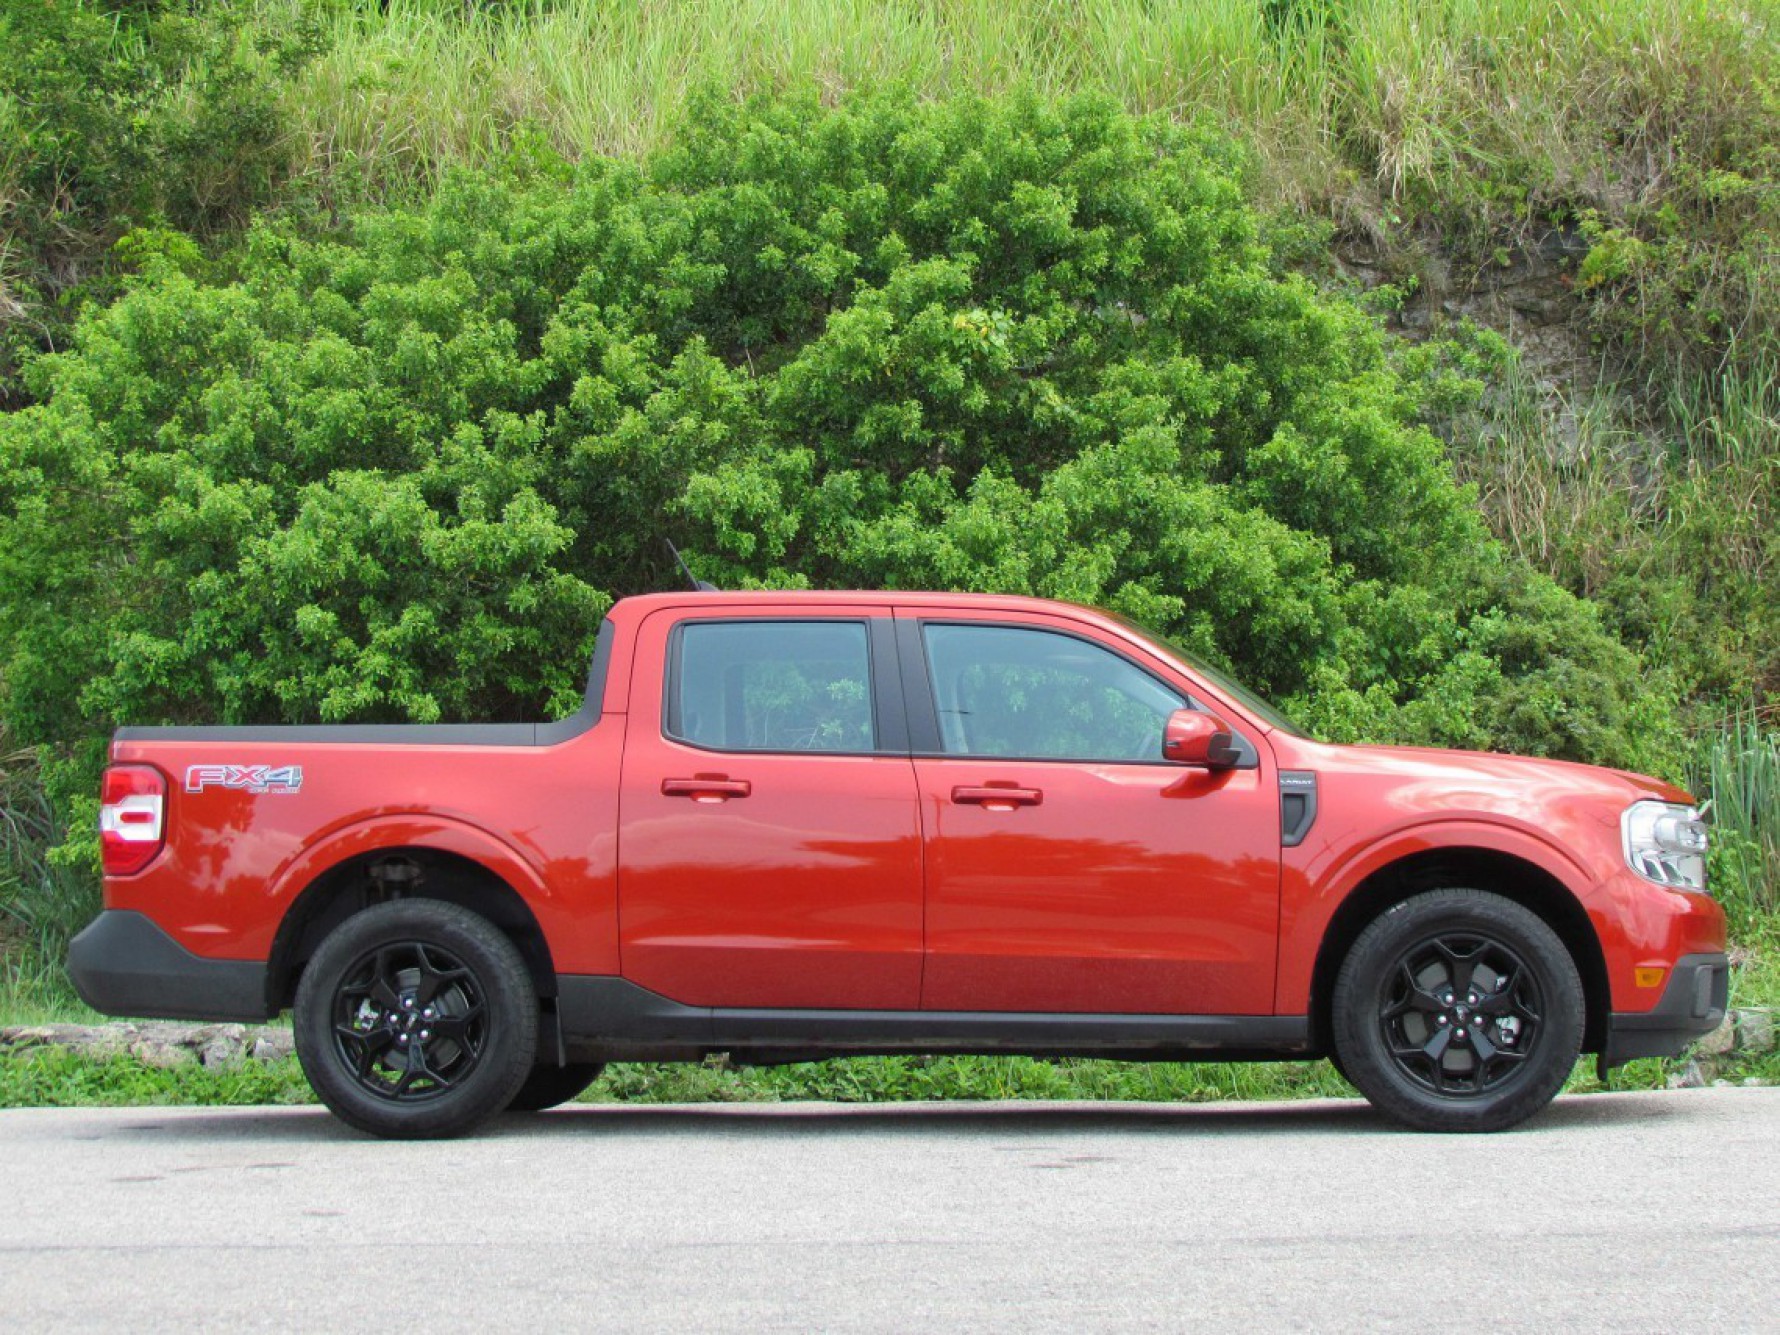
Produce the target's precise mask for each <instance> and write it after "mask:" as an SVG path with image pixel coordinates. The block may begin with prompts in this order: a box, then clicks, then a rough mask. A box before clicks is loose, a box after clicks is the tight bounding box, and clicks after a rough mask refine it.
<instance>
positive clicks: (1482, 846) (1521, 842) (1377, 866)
mask: <svg viewBox="0 0 1780 1335" xmlns="http://www.w3.org/2000/svg"><path fill="white" fill-rule="evenodd" d="M1442 848H1453V849H1458V848H1463V849H1477V850H1480V851H1484V852H1488V853H1492V854H1496V855H1498V856H1507V857H1512V858H1516V859H1519V860H1520V861H1522V862H1525V863H1528V864H1530V865H1532V866H1534V867H1537V868H1539V869H1540V870H1541V871H1543V872H1545V873H1547V874H1548V875H1550V876H1551V877H1552V879H1554V880H1555V881H1557V882H1558V883H1559V884H1560V885H1562V886H1563V887H1564V888H1565V889H1566V890H1567V891H1569V893H1570V894H1571V896H1572V897H1574V899H1575V900H1576V902H1577V903H1578V904H1580V905H1581V906H1582V908H1583V909H1584V911H1585V912H1588V915H1589V920H1590V921H1591V922H1592V923H1594V926H1595V931H1596V934H1597V937H1598V936H1599V934H1600V930H1601V921H1600V919H1599V917H1598V915H1597V914H1596V913H1595V912H1594V911H1592V910H1590V908H1589V903H1588V900H1589V897H1590V891H1591V890H1592V889H1593V888H1594V885H1595V878H1594V877H1593V876H1592V875H1591V874H1590V872H1589V869H1588V868H1587V867H1586V866H1585V865H1584V864H1583V862H1582V861H1581V860H1580V859H1579V858H1578V857H1576V855H1575V854H1574V853H1572V852H1571V851H1570V850H1569V849H1567V848H1565V847H1564V846H1563V845H1562V844H1561V843H1559V842H1558V841H1556V840H1555V839H1552V838H1551V837H1549V836H1548V835H1546V834H1544V833H1543V832H1541V831H1538V830H1535V829H1533V828H1531V827H1528V826H1525V825H1522V824H1521V823H1520V822H1517V821H1513V820H1509V819H1506V818H1501V819H1490V818H1487V817H1475V816H1468V817H1464V818H1460V819H1453V818H1450V817H1441V816H1435V817H1430V818H1427V819H1425V820H1422V821H1418V822H1415V823H1412V824H1409V825H1404V826H1400V827H1398V828H1397V829H1395V830H1392V831H1390V832H1389V833H1387V834H1384V835H1382V836H1380V837H1378V838H1376V839H1373V840H1371V841H1368V842H1367V843H1364V844H1361V845H1359V846H1358V847H1350V848H1343V849H1341V850H1340V853H1339V854H1338V855H1336V856H1328V850H1324V851H1323V852H1322V853H1316V854H1311V855H1310V856H1309V857H1308V858H1307V859H1306V860H1305V861H1304V862H1303V863H1302V864H1301V865H1294V861H1293V859H1291V858H1290V857H1289V856H1288V858H1287V859H1286V860H1285V862H1284V863H1283V864H1282V866H1281V869H1280V870H1281V875H1280V880H1281V884H1280V950H1279V981H1278V983H1277V985H1276V991H1275V1004H1276V1008H1277V1011H1278V1013H1279V1014H1282V1015H1301V1014H1304V1013H1305V1011H1306V1010H1307V1009H1308V1007H1309V1005H1310V994H1311V981H1312V976H1313V974H1314V972H1315V969H1316V961H1317V955H1318V952H1319V951H1320V950H1321V949H1322V944H1323V940H1324V938H1325V937H1326V936H1327V934H1328V930H1329V924H1330V922H1331V921H1332V920H1333V919H1334V917H1335V914H1336V913H1337V912H1338V911H1339V910H1340V908H1341V905H1342V904H1343V903H1345V902H1346V900H1347V898H1348V896H1349V895H1351V894H1352V893H1353V892H1354V891H1355V890H1356V889H1357V888H1358V887H1359V886H1360V885H1361V884H1363V883H1364V882H1365V880H1366V879H1367V878H1368V877H1369V876H1371V875H1373V874H1374V873H1375V872H1378V871H1380V870H1382V869H1383V868H1385V867H1388V866H1391V865H1392V864H1393V863H1396V862H1400V861H1402V860H1403V859H1404V858H1407V857H1411V856H1413V855H1415V854H1417V853H1426V852H1430V851H1432V850H1436V849H1442ZM1286 851H1287V853H1288V855H1289V854H1290V853H1291V852H1292V851H1293V850H1290V849H1288V850H1286Z"/></svg>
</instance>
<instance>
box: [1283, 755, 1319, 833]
mask: <svg viewBox="0 0 1780 1335" xmlns="http://www.w3.org/2000/svg"><path fill="white" fill-rule="evenodd" d="M1314 824H1316V773H1315V771H1313V770H1307V769H1282V770H1281V771H1280V772H1279V842H1280V846H1281V847H1282V848H1296V847H1297V846H1298V845H1299V844H1301V843H1303V842H1304V836H1305V835H1307V834H1309V833H1310V827H1311V826H1312V825H1314Z"/></svg>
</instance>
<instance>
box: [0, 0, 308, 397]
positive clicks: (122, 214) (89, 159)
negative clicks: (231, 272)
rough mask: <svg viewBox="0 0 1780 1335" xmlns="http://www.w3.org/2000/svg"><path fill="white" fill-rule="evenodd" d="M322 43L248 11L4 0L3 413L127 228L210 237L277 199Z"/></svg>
mask: <svg viewBox="0 0 1780 1335" xmlns="http://www.w3.org/2000/svg"><path fill="white" fill-rule="evenodd" d="M318 37H319V32H318V31H317V30H316V29H315V28H314V26H313V24H308V23H304V22H297V21H291V22H283V23H272V22H268V21H267V16H266V15H264V14H260V13H257V12H255V11H254V10H253V7H252V6H249V5H245V4H234V3H226V2H225V3H213V4H208V5H204V6H190V5H186V4H181V3H175V0H130V2H129V3H122V2H120V0H0V50H4V51H5V52H6V59H5V60H4V61H0V406H4V405H5V404H6V403H7V401H8V400H9V399H16V398H17V395H18V390H19V386H18V384H17V383H16V381H15V380H14V378H13V370H12V365H11V363H12V362H13V360H14V359H15V358H16V357H17V356H18V355H19V354H21V353H24V352H28V351H29V350H30V349H31V348H33V347H34V346H37V345H39V344H42V343H44V342H46V341H48V342H52V343H53V342H56V341H59V336H60V333H61V330H62V326H63V325H64V324H65V323H66V320H67V313H68V311H69V309H70V308H71V307H72V306H73V305H74V304H75V302H76V299H77V298H78V297H79V296H80V295H82V294H85V295H106V294H107V287H108V280H109V277H110V276H111V275H113V274H114V273H115V272H116V270H117V269H118V268H119V260H120V259H121V260H122V261H123V262H124V263H127V262H128V260H129V256H128V255H127V254H125V255H122V256H118V255H114V254H112V253H110V251H111V247H112V246H113V243H115V242H116V241H117V240H118V239H119V237H120V236H122V235H123V234H124V233H125V232H126V231H127V230H128V229H129V228H131V227H132V226H137V227H141V226H171V227H174V228H177V229H180V230H181V231H182V232H183V233H191V234H194V235H197V236H200V237H202V236H208V235H211V234H214V233H216V232H218V231H221V230H224V229H228V228H234V227H239V226H241V225H242V224H244V223H245V222H246V221H247V219H248V217H249V215H250V213H251V212H252V211H253V210H254V209H255V208H258V207H260V206H262V205H264V204H266V203H268V202H270V201H271V199H272V198H273V196H274V193H275V191H276V190H277V188H278V187H279V186H280V185H281V184H282V183H283V181H284V179H285V177H286V176H287V174H288V173H289V170H290V168H291V154H292V149H293V141H292V136H291V134H290V127H289V126H288V125H287V123H286V119H285V115H284V111H283V106H282V100H281V99H282V95H283V86H284V82H285V80H286V79H287V78H288V77H289V76H290V75H291V74H292V73H293V72H294V71H295V70H296V69H297V68H298V67H300V66H301V64H302V63H303V62H304V61H305V60H307V59H308V58H309V57H310V56H312V55H313V54H314V53H315V50H316V45H315V43H316V41H317V40H318ZM185 244H186V246H187V247H188V248H190V246H191V243H190V242H189V241H187V242H186V243H185ZM194 253H195V252H194ZM9 288H10V289H11V292H10V293H9V291H8V289H9Z"/></svg>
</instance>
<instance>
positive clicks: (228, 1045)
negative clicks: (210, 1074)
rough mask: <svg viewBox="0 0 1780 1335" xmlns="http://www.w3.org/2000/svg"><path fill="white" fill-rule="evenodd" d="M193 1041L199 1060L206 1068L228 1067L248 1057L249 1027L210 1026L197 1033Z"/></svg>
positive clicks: (240, 1025)
mask: <svg viewBox="0 0 1780 1335" xmlns="http://www.w3.org/2000/svg"><path fill="white" fill-rule="evenodd" d="M192 1040H193V1044H192V1045H193V1046H195V1047H197V1049H198V1060H199V1061H201V1062H203V1063H204V1065H206V1066H228V1065H231V1064H232V1063H234V1062H238V1061H240V1060H241V1059H242V1058H243V1057H245V1056H246V1055H247V1026H246V1025H243V1024H217V1025H210V1026H207V1027H206V1028H204V1029H200V1030H198V1031H196V1032H195V1033H194V1034H193V1036H192Z"/></svg>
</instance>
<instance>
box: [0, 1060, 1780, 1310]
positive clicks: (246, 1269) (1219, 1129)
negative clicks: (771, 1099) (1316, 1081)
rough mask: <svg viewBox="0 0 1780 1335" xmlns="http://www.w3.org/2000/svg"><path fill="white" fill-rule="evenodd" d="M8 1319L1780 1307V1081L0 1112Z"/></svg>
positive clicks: (2, 1282)
mask: <svg viewBox="0 0 1780 1335" xmlns="http://www.w3.org/2000/svg"><path fill="white" fill-rule="evenodd" d="M0 1156H3V1163H4V1171H3V1175H0V1327H5V1328H6V1329H9V1330H19V1329H51V1328H106V1329H112V1330H132V1331H134V1330H144V1329H179V1330H189V1329H193V1328H196V1327H198V1326H205V1327H211V1328H214V1327H272V1328H278V1329H287V1328H300V1329H317V1330H319V1329H328V1330H357V1329H366V1328H371V1327H378V1328H384V1329H391V1330H409V1331H412V1330H417V1329H418V1330H427V1329H441V1330H470V1329H475V1330H488V1329H495V1330H539V1329H544V1330H548V1329H558V1328H570V1327H593V1328H607V1329H625V1330H637V1329H669V1330H676V1331H678V1330H706V1329H742V1328H747V1329H786V1330H806V1329H827V1330H896V1331H926V1330H936V1329H946V1330H952V1329H1009V1328H1014V1329H1034V1328H1049V1329H1069V1330H1078V1329H1155V1330H1179V1329H1199V1328H1215V1329H1231V1328H1236V1327H1248V1328H1256V1329H1348V1330H1361V1329H1364V1330H1374V1329H1403V1330H1418V1331H1434V1332H1446V1331H1454V1332H1457V1331H1476V1332H1480V1333H1481V1332H1486V1331H1487V1332H1492V1333H1493V1332H1497V1331H1502V1330H1533V1329H1539V1330H1546V1329H1552V1328H1562V1329H1586V1328H1601V1329H1611V1330H1614V1331H1642V1330H1651V1331H1654V1330H1674V1329H1701V1330H1704V1329H1712V1330H1757V1329H1765V1330H1780V1090H1773V1089H1748V1090H1745V1089H1717V1090H1697V1091H1680V1092H1675V1093H1670V1094H1609V1095H1594V1096H1586V1097H1577V1098H1570V1099H1564V1100H1560V1101H1559V1102H1558V1103H1557V1104H1556V1105H1554V1106H1553V1107H1552V1108H1551V1109H1550V1110H1548V1111H1547V1112H1546V1113H1545V1114H1544V1115H1542V1116H1541V1117H1539V1118H1537V1119H1535V1120H1534V1122H1533V1123H1531V1124H1530V1125H1529V1126H1527V1127H1526V1128H1523V1129H1522V1130H1519V1131H1516V1132H1512V1133H1508V1134H1505V1135H1497V1136H1483V1137H1436V1136H1421V1135H1412V1134H1407V1133H1402V1132H1397V1131H1394V1130H1391V1129H1389V1128H1388V1127H1386V1126H1385V1125H1384V1124H1383V1123H1381V1122H1380V1121H1379V1120H1378V1119H1377V1118H1376V1117H1375V1116H1374V1115H1373V1114H1372V1113H1371V1112H1370V1111H1369V1110H1368V1109H1367V1108H1366V1107H1365V1106H1364V1105H1362V1104H1358V1103H1332V1102H1322V1103H1310V1104H1269V1105H1230V1104H1225V1105H1218V1106H1200V1107H1182V1106H1173V1105H1156V1104H1139V1105H1129V1104H1127V1105H1104V1104H1036V1105H1035V1104H963V1105H961V1104H945V1105H907V1104H904V1105H894V1106H889V1107H884V1106H879V1107H874V1108H862V1107H858V1106H852V1107H844V1106H834V1105H808V1104H805V1105H790V1106H783V1105H782V1106H776V1107H734V1106H724V1107H710V1108H687V1107H678V1108H651V1107H629V1108H613V1107H579V1108H571V1109H566V1110H562V1111H559V1112H555V1113H548V1114H543V1115H538V1116H532V1117H509V1118H507V1119H505V1120H503V1121H502V1122H500V1123H498V1124H497V1125H496V1126H495V1128H494V1129H493V1130H492V1131H491V1132H489V1133H487V1134H485V1135H483V1136H481V1137H479V1138H477V1139H473V1140H467V1141H455V1142H446V1143H437V1144H383V1143H380V1142H375V1141H371V1140H367V1139H364V1138H362V1137H359V1136H357V1135H354V1134H353V1133H351V1132H348V1131H346V1130H345V1129H343V1128H342V1127H340V1126H339V1125H338V1124H336V1123H335V1122H334V1121H333V1120H332V1119H330V1118H329V1117H328V1116H327V1115H326V1114H325V1113H322V1112H319V1111H314V1110H309V1109H280V1110H273V1109H239V1110H205V1109H189V1110H158V1109H115V1110H90V1111H57V1110H30V1111H14V1112H0Z"/></svg>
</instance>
